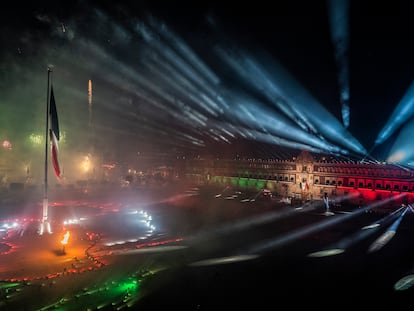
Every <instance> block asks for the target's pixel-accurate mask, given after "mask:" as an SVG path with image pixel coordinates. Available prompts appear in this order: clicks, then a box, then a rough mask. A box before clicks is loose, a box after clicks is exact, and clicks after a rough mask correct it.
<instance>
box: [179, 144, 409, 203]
mask: <svg viewBox="0 0 414 311" xmlns="http://www.w3.org/2000/svg"><path fill="white" fill-rule="evenodd" d="M185 171H186V173H185V175H186V177H187V179H188V180H191V181H193V182H195V183H199V184H201V183H204V184H205V183H208V184H225V185H231V186H234V187H235V188H256V189H258V190H259V189H269V190H271V191H272V193H273V194H274V195H278V196H281V197H291V198H294V199H300V200H302V201H308V200H313V199H322V198H323V196H324V195H325V194H327V195H328V196H329V197H330V198H331V200H335V198H336V197H341V196H344V195H347V194H351V195H352V196H351V197H352V198H350V199H349V202H350V203H354V204H365V203H367V202H371V201H375V200H382V199H385V198H390V197H392V198H395V200H394V201H395V204H401V203H407V202H413V201H414V171H413V170H409V169H404V168H401V167H399V166H396V165H393V164H373V163H361V162H355V161H341V160H337V159H333V158H331V159H329V160H326V159H323V158H322V159H320V160H315V159H314V157H313V156H312V155H311V154H310V153H309V152H307V151H302V152H301V153H300V154H299V155H298V156H297V157H293V158H292V159H289V160H261V159H234V160H223V159H215V160H203V159H197V160H189V161H188V163H187V165H186V167H185ZM399 194H404V195H399ZM397 195H398V197H397Z"/></svg>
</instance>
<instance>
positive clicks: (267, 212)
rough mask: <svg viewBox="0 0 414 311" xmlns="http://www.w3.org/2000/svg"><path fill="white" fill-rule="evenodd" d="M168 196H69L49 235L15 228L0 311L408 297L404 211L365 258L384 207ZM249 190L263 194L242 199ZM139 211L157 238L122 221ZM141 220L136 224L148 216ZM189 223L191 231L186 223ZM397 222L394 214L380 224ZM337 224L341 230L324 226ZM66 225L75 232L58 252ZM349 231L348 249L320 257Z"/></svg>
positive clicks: (411, 254) (209, 192) (7, 247)
mask: <svg viewBox="0 0 414 311" xmlns="http://www.w3.org/2000/svg"><path fill="white" fill-rule="evenodd" d="M176 190H177V189H176ZM129 191H135V190H133V189H129ZM166 192H169V193H170V195H169V196H165V197H164V198H162V199H161V198H160V199H161V200H159V201H158V202H157V201H154V200H153V199H154V198H153V197H152V199H151V200H150V199H149V198H150V197H151V196H152V194H154V193H153V192H150V191H146V195H143V194H142V193H141V194H140V192H139V191H136V192H135V194H132V193H131V192H125V190H124V191H123V192H122V191H121V192H119V193H118V194H122V195H123V197H124V199H121V200H120V202H121V201H122V203H120V202H119V204H115V203H113V202H112V203H110V204H108V203H109V202H107V201H101V202H99V200H98V201H96V199H93V200H91V198H90V199H89V200H88V199H85V200H83V201H78V202H77V203H76V204H75V202H70V201H66V202H65V201H62V202H59V204H57V205H56V206H55V207H54V208H53V209H51V210H52V211H53V210H55V209H56V210H57V209H59V210H60V212H59V214H58V213H55V215H59V217H62V218H64V216H65V217H66V216H69V215H70V216H71V219H72V220H71V221H70V224H67V225H65V226H62V228H60V229H59V230H57V229H58V228H57V226H56V223H57V222H53V223H54V226H53V227H54V228H56V231H55V232H54V233H52V234H50V235H42V236H39V235H38V234H36V233H35V232H33V231H31V230H30V229H29V228H30V226H29V225H28V226H26V229H25V230H21V229H22V227H21V226H18V227H15V228H14V229H10V230H8V235H7V236H5V237H3V239H2V243H1V244H0V245H1V247H2V248H1V250H2V254H1V258H2V261H1V266H0V277H1V280H2V281H1V289H2V298H1V309H2V310H79V308H82V309H84V310H86V309H88V308H89V309H90V310H93V309H95V308H97V309H101V310H115V309H117V308H120V307H122V306H123V307H128V308H129V309H134V310H135V309H136V310H147V309H152V308H158V307H167V306H174V307H179V308H180V310H194V309H195V308H199V309H201V310H216V309H217V308H219V307H220V306H222V305H223V304H228V305H231V306H234V307H236V306H237V307H241V306H244V305H245V306H251V307H254V306H259V305H263V306H265V305H266V304H267V303H268V302H269V301H272V300H273V299H277V301H278V303H281V304H283V303H290V304H291V305H292V306H296V304H297V306H299V305H300V303H301V301H302V299H305V301H306V302H307V303H308V304H309V305H310V306H311V305H312V306H316V305H318V306H320V307H327V306H329V305H330V304H331V303H332V302H334V301H337V300H338V299H342V298H341V297H343V296H347V297H349V299H348V300H345V301H342V302H341V305H347V304H349V306H355V300H356V299H357V300H358V305H359V306H361V307H362V306H364V307H369V306H376V305H386V306H387V307H389V308H393V309H394V310H395V304H396V305H402V304H403V303H404V302H406V301H407V297H408V296H409V295H411V294H412V290H413V289H411V285H412V284H411V285H410V284H405V285H404V286H406V287H407V288H404V290H401V288H400V290H398V291H397V290H395V289H394V288H393V287H394V285H395V283H396V282H397V281H398V280H399V279H401V278H403V276H404V275H408V274H409V271H410V268H411V265H412V264H414V248H413V247H412V245H410V244H409V243H404V241H407V239H409V237H410V235H411V234H412V228H410V226H409V222H410V221H412V219H413V215H412V211H408V209H407V210H406V211H407V214H406V216H405V215H404V217H406V218H404V219H403V220H402V222H401V228H399V229H398V230H397V231H396V234H395V237H394V238H393V239H392V241H391V242H390V243H389V244H388V245H382V246H383V249H380V250H378V251H376V252H373V253H368V251H367V250H368V247H369V246H370V244H371V243H373V241H374V240H375V239H376V238H378V236H379V235H380V233H382V232H383V231H384V230H383V229H382V230H378V231H372V232H371V234H369V235H366V236H365V237H364V238H362V237H361V238H359V239H358V238H357V237H356V236H355V232H356V233H358V231H362V229H361V228H362V227H364V226H365V225H367V224H369V223H371V222H374V223H375V222H377V221H379V220H380V219H382V218H383V217H384V215H383V214H382V213H379V212H363V213H361V211H357V213H358V214H357V215H356V216H353V217H352V218H353V221H352V222H350V221H349V220H348V217H350V216H349V215H351V214H352V213H351V212H352V211H351V210H339V209H338V208H336V209H333V213H332V214H333V215H332V216H326V215H324V207H323V206H324V205H323V202H321V201H315V202H314V203H312V204H310V203H307V204H306V205H304V206H294V205H289V204H285V203H281V202H278V200H272V201H268V199H264V198H262V197H260V196H257V195H256V194H255V193H243V192H233V191H232V189H227V190H225V192H228V194H229V195H226V196H217V188H215V189H214V188H211V189H208V188H201V189H199V188H188V189H185V188H183V189H181V190H180V191H177V192H175V193H172V192H170V191H166ZM232 193H233V195H231V196H230V194H232ZM223 194H225V193H223ZM115 195H116V192H115V191H114V192H112V195H111V196H112V198H114V196H115ZM248 196H251V197H253V196H256V197H257V200H255V201H254V202H252V201H249V202H246V201H245V200H244V199H243V198H246V197H248ZM140 198H141V200H140ZM230 198H231V199H230ZM132 202H135V203H132ZM79 207H81V208H79ZM135 208H136V210H135ZM144 210H145V211H146V212H147V215H148V216H147V219H149V218H151V220H152V223H153V224H154V231H152V232H151V233H150V234H148V230H143V229H144V228H143V227H140V228H139V226H140V225H139V224H137V223H135V224H134V225H133V226H134V227H130V228H128V230H125V229H126V228H125V226H128V225H127V223H128V222H126V221H125V220H122V219H121V218H120V219H118V220H117V217H119V216H120V215H121V214H123V213H126V214H128V213H129V216H128V217H129V218H130V219H131V218H132V217H133V216H132V215H136V216H138V215H141V216H142V215H143V214H144ZM135 211H136V212H135ZM82 213H83V215H81V214H82ZM400 214H401V213H400ZM107 215H111V216H110V217H109V218H110V219H111V220H112V221H111V222H112V223H110V222H107V221H108V220H105V217H106V216H107ZM116 215H117V216H116ZM149 215H151V217H149ZM141 216H140V217H138V218H137V220H138V219H140V221H143V220H144V218H143V216H142V217H141ZM75 219H82V220H80V222H81V223H79V222H78V221H76V220H75ZM88 219H93V220H88ZM189 219H191V220H192V224H193V226H191V227H188V226H187V227H186V224H188V223H189ZM395 219H396V217H394V220H393V219H391V218H390V217H388V218H387V220H384V221H383V224H382V225H381V226H383V227H384V228H386V227H387V226H388V225H389V224H390V223H391V222H392V221H395ZM333 220H335V221H336V222H337V223H335V226H334V227H333V226H332V224H331V225H329V223H328V221H333ZM82 222H84V223H82ZM132 222H133V223H134V221H132ZM68 223H69V221H68ZM63 227H64V228H65V230H63ZM144 227H147V225H144ZM147 229H148V228H147ZM67 230H69V231H70V232H71V234H70V237H69V240H68V244H67V245H66V246H65V249H64V252H63V247H62V244H61V240H62V238H63V233H64V232H67ZM368 230H372V229H368ZM143 232H146V234H147V235H142V233H143ZM352 234H354V237H353V238H352V240H353V242H352V243H351V242H349V243H348V244H347V248H346V249H343V250H342V251H343V253H341V254H338V255H333V256H328V257H323V255H320V253H315V252H318V251H321V250H322V249H324V248H329V245H332V244H333V245H335V243H336V244H337V245H339V244H340V243H338V242H340V241H341V240H342V241H343V240H344V238H345V240H346V238H347V237H348V239H350V238H351V237H352ZM341 245H345V244H344V242H342V244H341ZM312 254H318V255H312ZM390 254H392V256H390ZM397 254H401V256H397ZM400 286H401V285H400ZM372 295H374V296H372ZM299 297H300V299H299Z"/></svg>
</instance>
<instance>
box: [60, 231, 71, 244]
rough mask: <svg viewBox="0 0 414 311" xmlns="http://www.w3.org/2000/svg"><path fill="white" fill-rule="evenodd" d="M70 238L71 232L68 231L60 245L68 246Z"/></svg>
mask: <svg viewBox="0 0 414 311" xmlns="http://www.w3.org/2000/svg"><path fill="white" fill-rule="evenodd" d="M69 237H70V232H69V231H66V233H65V234H64V235H63V239H62V240H61V241H60V243H62V245H66V244H68V241H69Z"/></svg>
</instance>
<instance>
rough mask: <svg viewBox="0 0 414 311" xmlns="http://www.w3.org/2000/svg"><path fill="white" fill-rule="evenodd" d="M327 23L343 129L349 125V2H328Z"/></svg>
mask: <svg viewBox="0 0 414 311" xmlns="http://www.w3.org/2000/svg"><path fill="white" fill-rule="evenodd" d="M328 7H329V22H330V30H331V37H332V42H333V45H334V49H335V60H336V64H337V67H338V71H339V72H338V82H339V92H340V98H339V99H340V102H341V110H342V122H343V124H344V126H345V128H348V127H349V123H350V108H349V68H348V46H349V24H348V19H349V17H348V14H349V0H328Z"/></svg>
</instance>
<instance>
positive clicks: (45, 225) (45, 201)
mask: <svg viewBox="0 0 414 311" xmlns="http://www.w3.org/2000/svg"><path fill="white" fill-rule="evenodd" d="M51 72H52V69H50V67H48V68H47V92H46V133H45V180H44V183H45V188H44V192H43V210H42V223H41V226H40V234H43V232H44V230H45V229H46V230H47V232H48V233H51V229H50V223H49V219H48V215H47V213H48V206H49V202H48V198H47V188H48V185H47V174H48V173H47V167H48V165H47V164H48V152H49V89H50V74H51Z"/></svg>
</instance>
